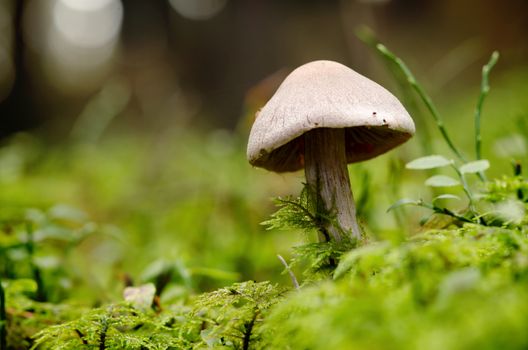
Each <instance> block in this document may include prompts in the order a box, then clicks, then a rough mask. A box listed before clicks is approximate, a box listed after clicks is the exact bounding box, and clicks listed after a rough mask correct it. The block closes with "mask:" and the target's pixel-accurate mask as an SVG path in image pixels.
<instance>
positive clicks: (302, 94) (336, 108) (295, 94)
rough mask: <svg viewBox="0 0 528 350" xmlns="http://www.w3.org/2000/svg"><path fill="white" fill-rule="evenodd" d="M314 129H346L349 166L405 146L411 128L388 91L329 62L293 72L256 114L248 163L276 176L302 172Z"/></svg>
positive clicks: (302, 67)
mask: <svg viewBox="0 0 528 350" xmlns="http://www.w3.org/2000/svg"><path fill="white" fill-rule="evenodd" d="M316 128H344V129H345V142H346V155H347V161H348V163H354V162H360V161H363V160H366V159H370V158H373V157H376V156H378V155H380V154H382V153H385V152H387V151H388V150H390V149H392V148H394V147H396V146H398V145H399V144H401V143H403V142H405V141H407V140H408V139H409V138H410V137H411V136H412V135H413V134H414V131H415V128H414V122H413V120H412V119H411V117H410V116H409V114H408V113H407V111H406V110H405V108H404V107H403V106H402V104H401V103H400V102H399V101H398V99H397V98H396V97H394V96H393V95H392V94H391V93H390V92H389V91H387V90H386V89H385V88H383V87H382V86H380V85H378V84H377V83H375V82H373V81H372V80H370V79H368V78H366V77H364V76H362V75H360V74H358V73H356V72H355V71H353V70H352V69H350V68H348V67H346V66H344V65H342V64H340V63H337V62H333V61H314V62H310V63H307V64H305V65H303V66H300V67H299V68H297V69H295V70H294V71H293V72H292V73H290V75H288V76H287V77H286V79H285V80H284V81H283V82H282V84H281V85H280V87H279V88H278V89H277V91H276V92H275V94H274V95H273V97H272V98H271V99H270V100H269V101H268V103H266V105H265V106H264V107H263V108H262V109H261V110H260V112H258V113H257V116H256V119H255V122H254V124H253V127H252V128H251V133H250V135H249V142H248V148H247V157H248V160H249V162H250V163H251V164H252V165H254V166H258V167H261V168H265V169H268V170H271V171H275V172H286V171H296V170H299V169H302V168H303V167H304V138H303V137H299V136H301V135H303V134H304V133H306V132H308V131H310V130H312V129H316Z"/></svg>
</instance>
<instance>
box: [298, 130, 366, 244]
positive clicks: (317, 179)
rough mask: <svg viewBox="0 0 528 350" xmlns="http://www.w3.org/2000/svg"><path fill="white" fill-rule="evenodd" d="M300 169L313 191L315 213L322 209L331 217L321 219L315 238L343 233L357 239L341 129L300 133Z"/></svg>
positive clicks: (337, 237)
mask: <svg viewBox="0 0 528 350" xmlns="http://www.w3.org/2000/svg"><path fill="white" fill-rule="evenodd" d="M304 171H305V175H306V182H307V184H308V187H309V188H310V189H311V190H312V191H315V194H316V196H315V199H314V200H315V201H316V203H315V204H316V206H315V207H316V208H317V211H318V213H321V211H323V212H324V213H327V214H329V215H331V216H332V217H334V218H335V220H333V221H332V222H330V221H328V220H323V221H322V222H324V223H325V229H326V232H321V234H320V237H319V239H320V240H321V241H322V240H328V239H333V240H335V241H341V240H342V239H343V238H344V237H343V235H344V234H346V233H348V234H349V235H350V237H349V238H353V239H359V238H360V236H361V234H360V230H359V226H358V224H357V221H356V206H355V203H354V197H353V196H352V191H351V189H350V179H349V178H348V169H347V159H346V151H345V130H344V129H330V128H319V129H313V130H310V131H309V132H307V133H306V134H305V135H304ZM336 226H338V227H336ZM325 236H331V237H325Z"/></svg>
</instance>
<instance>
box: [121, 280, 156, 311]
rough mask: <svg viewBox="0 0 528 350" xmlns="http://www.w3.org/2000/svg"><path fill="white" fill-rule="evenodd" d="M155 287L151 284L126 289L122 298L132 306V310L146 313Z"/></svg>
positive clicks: (152, 298)
mask: <svg viewBox="0 0 528 350" xmlns="http://www.w3.org/2000/svg"><path fill="white" fill-rule="evenodd" d="M155 295H156V287H155V286H154V284H152V283H147V284H144V285H142V286H139V287H126V288H125V290H124V291H123V298H124V299H125V300H126V301H128V302H129V303H131V304H132V306H134V308H136V309H138V310H142V311H146V310H148V309H149V308H150V306H151V305H152V302H153V300H154V296H155Z"/></svg>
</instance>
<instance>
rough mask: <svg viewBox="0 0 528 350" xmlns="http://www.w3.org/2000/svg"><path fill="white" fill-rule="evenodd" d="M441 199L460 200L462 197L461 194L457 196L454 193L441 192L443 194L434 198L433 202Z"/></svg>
mask: <svg viewBox="0 0 528 350" xmlns="http://www.w3.org/2000/svg"><path fill="white" fill-rule="evenodd" d="M440 199H456V200H460V197H459V196H455V195H454V194H449V193H446V194H441V195H439V196H437V197H434V198H433V203H434V202H436V201H437V200H440Z"/></svg>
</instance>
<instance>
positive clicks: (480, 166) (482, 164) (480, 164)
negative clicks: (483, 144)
mask: <svg viewBox="0 0 528 350" xmlns="http://www.w3.org/2000/svg"><path fill="white" fill-rule="evenodd" d="M489 166H490V164H489V161H488V160H487V159H481V160H476V161H474V162H469V163H466V164H464V165H462V166H461V167H460V169H459V170H460V172H461V173H462V174H474V173H479V172H481V171H484V170H486V169H488V168H489Z"/></svg>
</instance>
